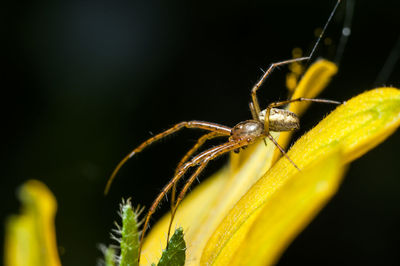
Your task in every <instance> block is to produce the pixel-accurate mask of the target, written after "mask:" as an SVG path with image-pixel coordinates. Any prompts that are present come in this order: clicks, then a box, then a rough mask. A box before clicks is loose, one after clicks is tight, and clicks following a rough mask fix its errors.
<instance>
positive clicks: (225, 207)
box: [141, 61, 400, 265]
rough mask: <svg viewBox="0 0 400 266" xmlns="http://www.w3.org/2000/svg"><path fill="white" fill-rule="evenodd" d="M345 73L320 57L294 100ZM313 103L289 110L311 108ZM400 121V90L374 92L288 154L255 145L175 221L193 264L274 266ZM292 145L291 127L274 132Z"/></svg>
mask: <svg viewBox="0 0 400 266" xmlns="http://www.w3.org/2000/svg"><path fill="white" fill-rule="evenodd" d="M336 71H337V68H336V66H335V65H334V64H332V63H330V62H328V61H318V62H317V63H315V64H314V65H312V66H311V67H310V68H309V70H308V71H307V72H306V74H305V75H304V77H303V79H302V80H301V82H300V84H299V86H298V88H297V89H296V92H295V94H294V95H293V98H297V97H309V98H311V97H315V96H316V95H317V94H318V93H319V92H320V91H321V90H322V89H323V88H324V87H325V86H326V84H327V83H328V82H329V80H330V78H331V77H332V75H334V74H335V73H336ZM306 107H307V104H306V103H297V104H292V105H291V106H290V107H289V109H290V110H292V111H295V112H296V113H298V114H301V113H303V112H304V110H305V108H306ZM399 124H400V91H399V90H397V89H394V88H380V89H376V90H372V91H367V92H365V93H363V94H361V95H359V96H357V97H355V98H353V99H351V100H349V101H348V102H346V103H345V104H343V105H341V106H339V107H338V108H337V109H336V110H335V111H333V112H332V113H331V114H330V115H328V116H327V117H326V118H325V119H323V120H322V121H321V122H320V123H319V124H318V125H317V126H316V127H315V128H314V129H312V130H311V131H310V132H308V133H307V134H305V135H304V136H303V137H301V138H300V139H299V140H298V141H297V142H296V143H295V145H294V146H293V147H292V148H291V149H290V151H289V152H288V156H289V157H290V158H291V159H292V160H293V161H294V162H295V163H296V164H297V165H298V166H299V167H300V168H301V169H302V171H301V172H299V171H298V170H296V169H295V168H294V167H293V165H291V164H290V163H289V162H288V160H287V159H286V158H280V159H279V157H280V154H279V152H278V153H276V152H275V150H276V149H275V147H274V145H273V144H271V143H268V145H267V146H265V144H264V142H263V141H261V142H259V143H256V144H254V145H253V146H251V147H249V148H248V149H246V150H245V151H243V152H241V153H240V154H239V155H237V154H232V155H231V159H230V163H229V164H228V165H227V166H226V167H225V168H223V169H222V170H220V171H219V172H217V173H216V174H215V175H213V176H212V177H211V178H208V179H207V180H206V181H203V182H202V184H201V185H199V186H198V187H197V188H196V189H195V190H194V191H193V192H192V193H191V194H190V195H189V196H188V197H187V198H186V199H185V200H184V201H183V202H182V205H181V206H180V208H179V210H178V213H177V216H176V217H175V220H174V225H173V227H178V226H182V227H183V228H184V232H185V240H186V244H187V252H186V258H187V259H186V265H199V264H201V265H228V264H234V265H269V264H273V263H274V262H276V261H277V259H279V256H280V255H281V254H282V252H283V251H284V249H285V248H286V247H287V246H288V245H289V243H290V242H291V241H292V240H293V239H294V237H296V235H297V234H298V233H299V232H300V231H301V230H302V229H303V228H304V227H305V226H306V225H307V224H308V223H309V222H310V221H311V219H312V218H313V217H314V216H315V215H316V213H317V212H318V211H319V210H320V209H321V208H322V207H323V206H324V204H325V203H326V202H327V201H328V200H329V199H330V198H331V197H332V195H334V194H335V192H336V190H337V188H338V185H339V184H340V181H341V179H342V177H343V174H344V170H345V168H346V165H347V164H348V163H349V162H351V161H352V160H354V159H356V158H358V157H359V156H361V155H363V154H364V153H366V152H367V151H368V150H370V149H372V148H373V147H375V146H376V145H377V144H379V143H380V142H382V141H383V140H384V139H385V138H387V137H388V136H389V135H390V134H392V133H393V132H394V131H395V130H396V128H397V127H398V126H399ZM274 137H275V138H279V142H280V143H281V144H282V145H283V146H285V145H287V142H288V139H289V138H290V133H281V134H280V135H279V134H274ZM168 223H169V215H166V216H165V217H163V218H162V219H161V220H160V221H159V222H158V223H157V224H156V225H155V226H153V228H152V230H151V232H150V233H149V235H148V236H147V238H146V241H145V243H144V247H143V253H142V259H141V262H142V263H143V264H145V265H147V264H149V262H152V261H157V258H159V257H160V254H161V247H162V245H164V243H165V242H166V239H165V237H166V232H167V226H168Z"/></svg>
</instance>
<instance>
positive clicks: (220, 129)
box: [104, 121, 231, 194]
mask: <svg viewBox="0 0 400 266" xmlns="http://www.w3.org/2000/svg"><path fill="white" fill-rule="evenodd" d="M183 128H197V129H203V130H208V131H212V132H217V133H219V134H221V135H227V136H229V135H230V133H231V129H230V128H229V127H226V126H222V125H219V124H215V123H210V122H203V121H185V122H180V123H178V124H176V125H174V126H173V127H171V128H170V129H167V130H165V131H163V132H161V133H159V134H157V135H155V136H154V137H151V138H149V139H148V140H146V141H144V142H143V143H142V144H140V145H139V146H138V147H137V148H135V149H134V150H132V151H131V152H130V153H129V154H128V155H127V156H125V158H123V159H122V161H121V162H119V164H118V165H117V167H116V168H115V169H114V171H113V172H112V174H111V176H110V178H109V179H108V181H107V185H106V188H105V190H104V194H107V193H108V191H109V190H110V187H111V184H112V182H113V180H114V178H115V176H116V175H117V173H118V171H119V170H120V169H121V167H122V166H123V165H124V164H125V163H126V162H127V161H128V160H129V159H130V158H132V157H133V156H134V155H135V154H137V153H139V152H141V151H142V150H143V149H144V148H146V147H147V146H149V145H151V144H152V143H154V142H156V141H158V140H160V139H162V138H164V137H166V136H168V135H171V134H173V133H175V132H177V131H179V130H181V129H183Z"/></svg>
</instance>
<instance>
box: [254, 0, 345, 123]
mask: <svg viewBox="0 0 400 266" xmlns="http://www.w3.org/2000/svg"><path fill="white" fill-rule="evenodd" d="M340 1H341V0H338V1H337V2H336V5H335V7H334V8H333V10H332V12H331V14H330V15H329V18H328V20H327V21H326V22H325V25H324V27H323V28H322V31H321V33H320V35H319V36H318V39H317V41H316V42H315V44H314V47H313V48H312V50H311V52H310V54H309V55H308V56H306V57H299V58H295V59H289V60H285V61H281V62H276V63H273V64H271V65H270V66H269V68H268V70H267V71H265V72H264V74H263V75H262V77H261V78H260V79H259V81H258V82H257V83H256V84H255V85H254V87H253V88H252V90H251V98H252V101H253V105H254V109H255V111H256V114H259V113H260V111H261V109H260V105H259V104H258V99H257V90H258V89H259V88H260V87H261V85H262V84H263V83H264V81H265V80H266V78H267V77H268V76H269V74H271V73H272V71H273V70H274V69H275V68H276V67H278V66H282V65H287V64H291V63H294V62H300V61H304V60H310V58H311V57H312V56H313V54H314V52H315V50H316V49H317V47H318V44H319V43H320V41H321V39H322V36H323V35H324V33H325V31H326V28H327V27H328V25H329V23H330V22H331V20H332V17H333V15H334V14H335V12H336V9H337V7H338V6H339V4H340ZM257 120H258V121H260V119H259V118H258V116H257ZM266 120H267V119H266Z"/></svg>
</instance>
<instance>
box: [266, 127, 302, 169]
mask: <svg viewBox="0 0 400 266" xmlns="http://www.w3.org/2000/svg"><path fill="white" fill-rule="evenodd" d="M267 137H268V138H269V139H270V140H271V141H272V142H273V143H274V144H275V146H276V147H278V149H279V150H280V151H281V153H282V154H283V155H284V156H285V157H286V159H288V161H289V162H290V163H291V164H293V166H294V167H295V168H296V169H297V170H299V171H300V172H301V170H300V168H299V167H298V166H297V165H296V164H295V163H294V162H293V161H292V159H290V157H289V156H288V155H287V154H286V152H285V150H284V149H283V148H282V147H281V145H279V144H278V142H277V141H276V140H275V139H274V137H272V136H271V134H269V133H268V135H267Z"/></svg>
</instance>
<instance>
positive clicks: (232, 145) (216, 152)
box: [167, 139, 250, 247]
mask: <svg viewBox="0 0 400 266" xmlns="http://www.w3.org/2000/svg"><path fill="white" fill-rule="evenodd" d="M249 144H250V143H249V141H248V140H246V139H243V140H242V141H240V142H233V141H232V142H227V143H224V144H221V145H219V146H217V147H215V148H212V149H210V150H207V151H205V152H204V153H205V155H206V156H205V157H204V159H203V160H202V161H201V162H200V166H199V167H198V168H197V169H196V171H195V172H194V173H193V174H192V176H191V177H190V178H189V179H188V180H187V181H186V184H185V186H184V187H183V188H182V190H181V192H180V193H179V195H178V198H177V201H176V203H175V207H174V208H173V209H172V210H171V220H170V223H169V227H168V233H167V247H168V240H169V236H170V233H171V227H172V222H173V220H174V218H175V214H176V211H177V209H178V206H179V204H180V203H181V201H182V200H183V198H184V197H185V195H186V192H187V191H188V189H189V188H190V186H191V185H192V184H193V182H194V181H195V180H196V178H197V177H198V176H199V174H200V173H201V172H202V171H203V170H204V168H205V167H206V165H207V164H208V162H209V161H211V160H213V159H215V158H216V157H219V156H221V155H223V154H225V153H227V152H230V151H232V150H235V149H238V148H241V147H243V146H247V145H249ZM199 156H200V155H199ZM193 160H196V157H195V158H193Z"/></svg>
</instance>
